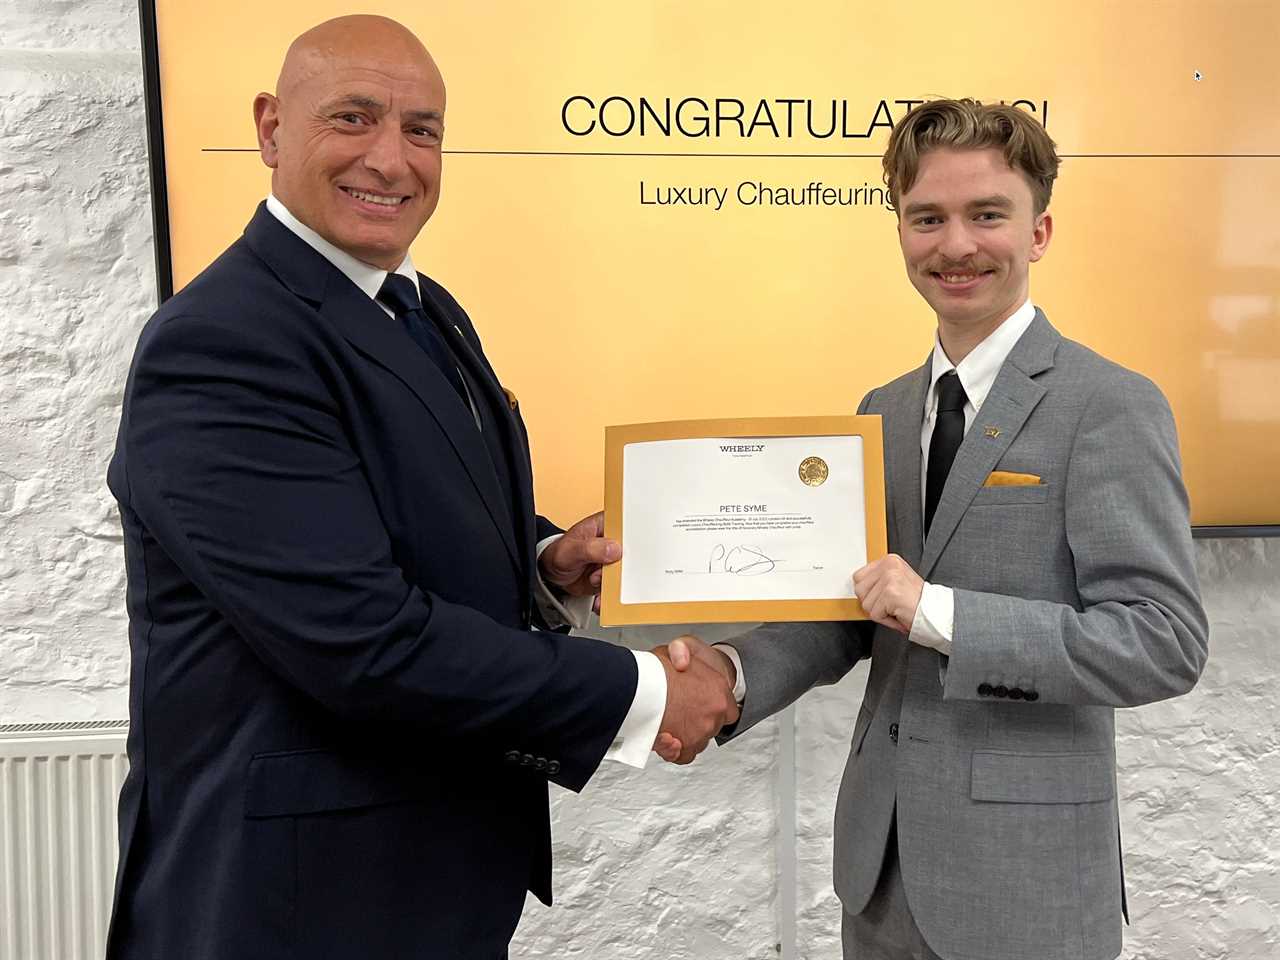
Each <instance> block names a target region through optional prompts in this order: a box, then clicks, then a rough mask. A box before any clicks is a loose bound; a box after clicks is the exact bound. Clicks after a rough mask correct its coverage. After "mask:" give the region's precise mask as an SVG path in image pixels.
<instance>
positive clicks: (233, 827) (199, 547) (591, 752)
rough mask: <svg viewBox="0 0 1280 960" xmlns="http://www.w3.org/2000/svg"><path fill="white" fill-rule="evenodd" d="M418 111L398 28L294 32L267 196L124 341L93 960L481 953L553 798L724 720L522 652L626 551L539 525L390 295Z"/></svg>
mask: <svg viewBox="0 0 1280 960" xmlns="http://www.w3.org/2000/svg"><path fill="white" fill-rule="evenodd" d="M444 110H445V90H444V83H443V81H442V80H441V77H440V73H439V71H438V70H437V69H436V66H435V64H434V63H433V62H432V60H431V57H430V56H429V55H428V53H427V51H426V50H425V49H424V48H423V46H422V44H421V43H420V42H419V41H418V40H417V38H416V37H414V36H413V35H412V34H411V33H409V32H408V31H407V30H405V29H404V28H403V27H401V26H399V25H398V24H396V23H394V22H392V21H389V20H385V19H382V18H378V17H345V18H342V19H339V20H334V21H330V22H328V23H324V24H321V25H320V26H318V27H316V28H315V29H313V30H310V31H308V32H307V33H305V34H303V35H302V36H301V37H299V38H298V39H297V40H296V41H295V42H294V44H293V45H292V46H291V47H290V49H289V52H288V54H287V55H286V58H285V63H284V66H283V68H282V70H281V73H280V79H279V83H278V85H277V89H276V94H275V95H272V94H267V93H263V94H259V95H258V97H257V98H256V99H255V102H254V118H255V122H256V126H257V132H258V139H259V146H260V150H261V156H262V159H263V161H264V162H265V163H266V165H267V166H268V167H269V168H271V171H272V174H271V190H272V193H271V195H270V196H269V197H268V198H267V200H266V202H265V203H264V204H262V205H261V206H260V207H259V208H258V210H257V212H256V213H255V214H254V216H253V219H252V220H251V221H250V223H249V226H248V227H247V229H246V230H245V233H244V236H243V237H242V238H240V239H239V240H237V241H236V242H235V243H234V244H233V245H232V246H231V247H230V248H229V249H228V250H227V251H226V252H225V253H223V254H222V256H221V257H219V258H218V260H216V261H215V262H214V263H213V264H212V265H211V266H210V267H209V268H208V269H207V270H205V272H204V273H202V274H201V275H200V276H199V277H197V278H196V279H195V280H193V281H192V282H191V283H190V284H189V285H188V286H187V287H186V288H185V289H184V290H183V291H182V292H181V293H179V294H178V295H177V296H175V297H173V298H172V299H171V300H169V301H168V302H167V303H165V304H164V305H163V306H162V307H161V309H160V310H159V311H158V312H157V313H156V315H155V316H154V317H153V318H152V319H151V321H150V322H149V323H148V324H147V326H146V328H145V329H144V331H143V333H142V336H141V338H140V340H139V343H138V348H137V353H136V355H135V358H134V363H133V367H132V370H131V371H130V375H129V381H128V384H127V386H126V389H125V398H124V409H123V414H122V418H121V423H120V432H119V438H118V441H117V446H116V451H115V457H114V458H113V460H112V463H111V468H110V473H109V477H108V480H109V483H110V486H111V490H112V492H113V493H114V494H115V496H116V498H117V499H118V501H119V503H120V512H121V517H122V521H123V526H124V533H125V559H126V567H127V572H128V609H129V619H130V644H131V650H132V679H131V686H130V718H131V723H130V732H129V760H130V771H129V777H128V780H127V781H126V783H125V786H124V789H123V791H122V793H121V798H120V866H119V871H118V874H117V881H116V897H115V908H114V911H113V918H112V928H111V932H110V936H109V945H108V956H109V957H110V958H112V960H124V958H129V960H134V958H136V960H142V958H147V960H215V958H219V960H232V958H234V960H252V958H273V960H275V958H285V957H294V958H300V960H301V958H307V960H316V958H322V957H352V958H355V957H359V958H362V960H363V958H383V957H386V958H390V957H396V958H400V957H430V958H463V957H465V958H497V957H502V956H505V954H506V950H507V943H508V941H509V940H510V938H511V934H512V932H513V931H514V929H515V926H516V922H517V920H518V919H519V916H520V911H521V908H522V905H523V902H524V897H525V891H526V890H531V891H532V892H533V893H534V894H536V895H537V896H538V897H539V898H540V899H541V900H543V901H544V902H546V903H550V900H551V845H550V825H549V817H548V808H547V782H548V781H549V780H550V781H554V782H556V783H559V784H561V785H563V786H565V787H567V788H569V789H571V790H581V789H582V787H583V786H584V784H585V783H586V782H587V780H588V779H589V778H590V777H591V775H592V774H593V773H594V771H595V770H596V768H597V767H598V765H599V764H600V762H601V761H602V759H605V758H612V759H616V760H619V761H621V762H625V763H631V764H634V765H637V766H639V765H643V763H644V760H645V758H646V756H647V754H648V752H649V750H650V748H651V747H652V745H653V742H654V738H655V737H656V736H657V734H658V731H659V729H662V730H664V731H670V732H672V734H673V735H678V736H680V737H681V738H687V740H686V742H687V743H692V744H693V745H694V749H695V750H696V749H698V748H699V747H700V746H705V743H706V741H707V739H708V738H709V737H710V736H711V734H712V733H713V732H714V731H715V730H718V729H719V727H720V726H721V725H722V724H723V723H725V722H728V721H731V720H732V719H734V718H736V715H737V708H736V705H735V704H734V701H733V697H732V691H731V689H730V687H729V685H728V684H727V683H726V682H725V681H724V679H723V678H722V677H720V676H719V675H718V674H717V673H716V671H714V670H713V669H711V668H710V667H707V668H705V669H704V670H702V671H701V673H699V672H697V671H690V672H689V673H688V674H685V673H680V674H677V673H675V672H673V671H672V670H671V668H670V664H669V661H667V660H666V658H665V653H663V654H660V655H659V656H655V655H653V654H650V653H634V654H633V653H632V652H630V651H627V650H625V649H621V648H618V647H614V646H611V645H609V644H606V643H602V642H599V641H595V640H591V639H588V638H583V637H571V636H568V635H567V634H565V633H560V632H552V630H553V629H555V628H558V627H561V626H562V625H563V624H565V623H567V622H570V621H572V620H574V618H575V616H577V615H578V614H580V613H581V612H583V611H582V610H581V607H582V606H584V605H585V606H586V607H589V606H590V604H591V602H592V597H593V595H594V594H595V592H596V591H597V590H598V588H599V582H600V567H601V565H602V564H604V563H608V562H612V561H614V560H616V559H617V557H618V556H619V554H620V550H619V547H618V545H617V544H616V543H613V542H611V541H607V540H605V539H604V538H603V537H601V536H600V523H599V518H598V516H597V517H589V518H587V519H586V520H584V521H582V522H580V523H578V524H577V525H575V526H574V527H572V528H570V530H569V531H568V532H567V533H565V534H563V535H561V532H560V531H559V530H558V529H557V528H556V527H554V526H553V525H552V524H551V523H550V522H548V521H547V520H545V519H543V518H542V517H539V516H537V515H536V514H535V513H534V509H533V492H532V490H533V485H532V477H531V474H530V466H529V463H530V461H529V454H528V449H527V446H526V435H525V430H524V426H523V423H522V422H521V419H520V415H519V410H518V408H517V405H516V403H515V400H514V394H512V393H511V392H510V391H505V390H504V389H503V387H502V385H501V384H500V382H499V380H498V379H497V378H496V376H495V374H494V372H493V370H492V368H491V367H490V366H489V364H488V362H487V360H486V359H485V356H484V351H483V350H482V348H481V345H480V340H479V338H478V337H477V335H476V331H475V329H474V328H473V326H472V325H471V321H470V320H469V319H468V317H467V315H466V314H465V313H464V312H463V310H462V309H461V307H459V306H458V304H457V302H455V301H454V299H453V298H452V297H451V296H450V295H449V294H448V293H447V292H446V291H445V290H444V288H443V287H441V286H440V285H439V284H437V283H435V282H434V281H433V280H431V279H430V278H428V277H426V276H424V275H422V274H420V273H418V272H417V271H416V270H415V269H414V265H413V263H412V261H411V259H410V256H409V245H410V243H412V241H413V239H414V238H415V237H416V236H417V235H418V232H419V231H420V230H421V229H422V227H423V225H424V224H425V223H426V222H427V220H428V219H429V218H430V216H431V214H432V212H433V211H434V210H435V207H436V202H437V199H438V197H439V190H440V166H441V164H440V161H441V156H440V153H441V151H440V144H441V138H442V135H443V129H444ZM543 375H544V376H545V375H547V374H543ZM539 628H541V629H539Z"/></svg>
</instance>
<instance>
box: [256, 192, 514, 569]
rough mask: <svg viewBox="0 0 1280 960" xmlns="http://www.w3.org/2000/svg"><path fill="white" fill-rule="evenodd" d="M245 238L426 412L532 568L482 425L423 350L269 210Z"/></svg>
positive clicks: (505, 538) (505, 536)
mask: <svg viewBox="0 0 1280 960" xmlns="http://www.w3.org/2000/svg"><path fill="white" fill-rule="evenodd" d="M245 238H246V239H247V240H248V241H249V244H250V246H251V247H253V249H254V252H255V253H257V254H258V256H260V257H262V259H263V260H264V261H266V263H267V264H268V266H270V267H271V269H272V270H273V271H274V272H275V273H276V275H277V276H278V277H280V279H281V280H282V281H283V282H284V283H285V285H286V286H288V287H289V288H290V289H291V290H292V291H293V292H294V293H295V294H297V295H298V296H300V297H302V298H304V299H306V300H309V301H311V302H312V303H314V304H316V306H317V308H318V309H319V311H320V314H321V315H322V316H323V317H324V318H325V319H326V320H328V321H329V322H330V323H332V324H333V325H334V327H335V328H337V329H338V330H339V331H340V332H341V333H342V335H343V337H345V338H346V340H347V341H348V342H349V343H350V344H351V345H352V346H353V347H355V348H356V349H357V350H359V351H360V352H361V353H363V354H365V355H366V356H367V357H369V358H370V359H371V360H373V361H374V362H376V363H377V364H379V365H380V366H382V367H384V368H386V369H387V370H389V371H390V372H391V373H392V374H394V375H395V376H396V377H397V378H398V379H399V380H400V381H401V382H403V383H404V384H405V386H406V387H408V388H409V390H410V391H412V393H413V394H414V396H416V397H417V398H418V400H419V401H420V402H421V403H422V405H423V407H425V408H426V411H427V413H429V414H430V415H431V416H432V417H433V418H434V419H435V421H436V422H437V423H438V424H439V425H440V429H441V430H442V431H443V432H444V434H445V436H446V437H447V438H448V440H449V443H450V445H451V446H452V447H453V450H454V452H455V453H456V454H457V456H458V459H459V460H461V461H462V465H463V467H464V468H465V469H466V471H467V474H468V476H470V478H471V482H472V483H473V484H474V486H475V488H476V492H477V493H478V494H479V496H480V499H481V501H482V502H483V503H484V505H485V508H486V509H487V510H488V512H489V516H490V517H491V518H492V520H493V522H494V525H495V526H496V527H497V528H498V532H499V534H500V535H501V536H502V542H503V543H504V544H505V545H506V547H507V552H508V553H509V554H510V555H511V561H512V563H514V564H515V566H516V569H517V570H523V569H524V566H525V565H524V563H522V562H521V559H520V557H521V554H520V551H519V550H518V548H517V546H516V543H515V540H514V537H513V531H512V527H511V523H510V521H509V517H508V510H507V508H506V507H504V505H503V496H502V493H501V491H500V490H499V484H498V479H497V476H496V474H495V473H494V470H493V463H492V461H491V460H490V458H489V453H488V451H487V450H486V449H485V445H484V441H483V440H482V439H481V436H480V431H479V430H477V429H476V422H475V419H474V417H473V416H472V414H471V411H470V410H468V409H467V408H466V407H465V406H464V405H463V404H462V403H460V402H459V400H458V395H457V393H456V392H455V391H454V389H453V387H452V385H450V383H449V381H448V380H446V379H445V376H444V374H442V373H441V372H440V371H439V369H437V368H436V366H435V364H434V363H432V362H431V359H430V358H429V357H428V356H427V355H426V354H425V353H424V352H423V350H422V348H421V347H419V346H418V345H417V344H416V343H414V341H413V339H412V338H411V337H410V336H409V334H408V332H407V331H405V329H404V327H403V326H402V325H400V324H398V323H396V322H395V321H394V320H392V319H391V318H390V317H388V316H387V315H386V313H384V312H383V310H382V308H380V307H379V306H378V305H377V304H376V303H374V301H372V300H370V299H369V298H368V297H367V296H365V295H364V293H363V292H362V291H361V290H360V289H359V288H358V287H356V285H355V284H353V283H352V282H351V281H350V280H349V279H347V277H345V276H344V275H343V274H342V272H341V271H340V270H338V269H337V268H336V267H334V266H333V265H332V264H330V263H329V262H328V261H327V260H325V259H324V257H322V256H320V254H318V253H316V252H315V251H314V250H312V249H311V247H309V246H308V245H307V244H306V243H305V242H303V240H302V239H300V238H299V237H297V236H295V235H294V234H293V233H292V232H291V231H290V230H289V229H288V228H287V227H285V226H284V225H283V224H282V223H280V222H279V221H278V220H276V218H275V217H274V216H272V215H271V213H269V212H268V211H267V210H266V207H265V205H261V206H259V208H258V211H257V213H256V214H255V215H254V218H253V220H252V221H251V222H250V224H249V227H248V228H247V229H246V230H245Z"/></svg>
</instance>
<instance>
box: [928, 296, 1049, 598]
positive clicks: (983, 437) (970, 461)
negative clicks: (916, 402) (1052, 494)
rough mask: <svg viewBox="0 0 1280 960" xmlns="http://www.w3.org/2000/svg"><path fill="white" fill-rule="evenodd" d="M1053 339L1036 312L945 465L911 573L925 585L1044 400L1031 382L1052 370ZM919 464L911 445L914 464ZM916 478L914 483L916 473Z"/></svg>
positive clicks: (1034, 382)
mask: <svg viewBox="0 0 1280 960" xmlns="http://www.w3.org/2000/svg"><path fill="white" fill-rule="evenodd" d="M1059 339H1060V337H1059V336H1058V333H1057V331H1055V330H1054V329H1053V327H1051V326H1049V321H1048V320H1046V319H1045V316H1044V314H1043V313H1041V312H1040V311H1039V310H1037V311H1036V316H1035V319H1034V320H1032V322H1031V326H1029V327H1028V328H1027V331H1026V333H1024V334H1023V335H1022V337H1021V338H1019V340H1018V342H1017V343H1016V344H1014V347H1013V350H1012V351H1010V353H1009V356H1008V358H1007V359H1006V360H1005V362H1004V364H1003V365H1002V366H1001V367H1000V372H999V373H998V374H996V379H995V383H993V384H992V386H991V392H990V393H988V394H987V399H986V401H985V402H984V403H983V404H982V409H981V410H979V411H978V415H977V416H976V417H975V418H974V421H973V424H972V425H971V426H970V427H969V430H968V431H967V432H966V433H965V435H964V440H963V441H962V442H961V444H960V449H959V450H958V451H957V452H956V459H955V462H954V463H952V464H951V472H950V473H949V474H947V482H946V485H945V486H944V487H943V488H942V498H941V499H940V500H939V501H938V509H937V512H936V513H934V515H933V523H932V525H931V526H930V527H929V536H928V538H927V539H926V540H925V544H924V555H923V556H922V557H921V560H920V565H919V566H918V567H917V568H916V571H917V572H918V573H919V574H920V576H921V577H924V578H925V579H926V580H927V579H928V578H929V574H930V573H931V572H932V570H933V568H934V566H935V565H936V564H937V562H938V558H939V556H941V554H942V551H943V548H945V547H946V545H947V542H948V541H949V540H950V539H951V535H952V534H953V533H955V529H956V527H957V526H958V525H959V523H960V520H961V518H962V517H963V516H964V513H965V511H966V510H968V509H969V504H971V503H972V502H973V498H974V497H975V496H977V494H978V491H979V490H980V489H981V488H982V485H983V484H984V483H985V482H986V479H987V477H988V476H989V475H990V473H991V468H992V467H994V466H995V465H996V464H997V463H999V461H1000V458H1001V457H1002V456H1004V453H1005V451H1006V450H1008V449H1009V445H1010V444H1011V443H1013V441H1014V439H1015V438H1016V437H1017V435H1018V433H1019V431H1021V430H1022V427H1023V425H1024V424H1025V423H1026V422H1027V418H1028V417H1030V416H1031V412H1032V411H1033V410H1034V409H1035V408H1036V405H1037V404H1039V402H1040V399H1041V398H1042V397H1043V396H1044V393H1045V388H1044V387H1043V386H1041V385H1040V384H1039V383H1037V382H1036V381H1035V380H1033V379H1032V378H1033V377H1034V376H1036V375H1037V374H1039V373H1043V372H1044V371H1045V370H1047V369H1049V368H1050V367H1052V366H1053V353H1054V350H1055V349H1056V348H1057V343H1058V340H1059ZM922 403H923V401H922ZM919 459H920V449H919V444H918V443H917V445H916V460H917V463H918V462H919ZM916 476H917V480H918V478H919V472H918V470H917V474H916ZM918 492H919V484H918V482H917V493H918Z"/></svg>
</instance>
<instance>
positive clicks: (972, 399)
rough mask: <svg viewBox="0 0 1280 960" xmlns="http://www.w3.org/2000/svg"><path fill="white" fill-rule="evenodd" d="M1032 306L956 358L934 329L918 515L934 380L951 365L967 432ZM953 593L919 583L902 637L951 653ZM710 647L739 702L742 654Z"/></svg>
mask: <svg viewBox="0 0 1280 960" xmlns="http://www.w3.org/2000/svg"><path fill="white" fill-rule="evenodd" d="M1035 316H1036V308H1035V307H1034V306H1033V305H1032V303H1031V301H1030V300H1028V301H1027V302H1026V303H1024V304H1023V305H1022V306H1020V307H1019V308H1018V309H1017V310H1015V311H1014V312H1013V313H1012V314H1010V316H1009V318H1008V319H1007V320H1005V321H1004V323H1002V324H1000V326H998V327H996V329H995V330H993V331H992V332H991V333H990V334H989V335H988V336H987V338H986V339H985V340H983V341H982V342H981V343H980V344H978V345H977V346H976V347H974V348H973V349H972V350H971V351H969V353H968V354H967V355H966V356H965V358H964V359H963V360H961V361H960V363H959V364H954V363H952V362H951V360H950V358H949V357H948V356H947V353H946V351H945V350H943V349H942V341H941V340H940V339H938V336H937V334H934V341H933V370H932V373H931V376H930V379H929V389H928V391H926V393H925V398H924V422H923V424H922V426H921V428H920V516H921V517H923V516H924V497H925V489H926V487H927V483H928V478H927V475H928V472H929V443H930V441H931V440H932V439H933V427H934V424H935V423H936V422H937V419H938V381H939V380H940V379H941V378H942V375H943V374H944V373H947V372H948V371H951V370H954V371H955V372H956V376H958V377H959V378H960V386H962V387H964V393H965V403H964V429H965V432H966V433H967V432H968V431H969V428H970V427H971V426H973V421H974V419H975V418H976V417H977V416H978V411H979V410H981V409H982V404H983V402H984V401H985V400H986V399H987V394H988V393H990V392H991V385H992V384H994V383H995V382H996V374H998V373H999V372H1000V368H1001V367H1002V366H1004V362H1005V360H1006V359H1008V357H1009V352H1010V351H1011V350H1012V349H1013V346H1014V344H1016V343H1017V342H1018V340H1019V339H1020V338H1021V337H1022V335H1023V334H1024V333H1026V332H1027V327H1029V326H1031V321H1032V320H1034V319H1035ZM955 608H956V603H955V594H954V593H953V592H952V590H951V588H950V587H944V586H942V585H941V584H938V583H928V582H926V583H925V585H924V590H923V591H922V592H921V594H920V605H919V606H918V607H916V615H915V619H914V620H912V621H911V633H910V634H909V635H908V639H909V640H911V641H912V642H913V643H918V644H921V645H922V646H926V647H932V648H933V649H935V650H937V651H938V652H939V653H941V654H943V655H944V656H950V654H951V637H952V635H953V631H954V629H955ZM715 646H716V649H718V650H722V651H724V653H725V654H726V655H727V656H728V657H729V659H730V660H731V661H733V666H734V668H735V669H736V670H737V671H738V682H737V683H736V684H735V685H734V688H733V695H734V696H735V697H736V698H737V700H738V703H739V704H741V703H742V701H743V700H744V699H745V698H746V695H747V681H746V678H745V677H743V675H742V660H741V659H740V658H739V657H738V651H737V650H735V649H734V648H733V646H732V645H730V644H727V643H718V644H716V645H715Z"/></svg>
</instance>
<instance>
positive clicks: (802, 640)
mask: <svg viewBox="0 0 1280 960" xmlns="http://www.w3.org/2000/svg"><path fill="white" fill-rule="evenodd" d="M874 394H875V391H874V390H872V391H871V392H870V393H868V394H867V395H866V396H865V397H863V398H862V403H860V404H858V413H859V414H862V413H866V411H867V407H868V405H869V404H870V402H871V398H872V397H873V396H874ZM849 572H850V574H852V573H853V571H852V570H850V571H849ZM874 629H875V624H873V623H871V622H870V621H866V622H848V623H766V624H764V625H763V626H761V627H757V628H756V629H755V630H752V631H751V632H750V633H747V634H745V635H743V636H741V637H738V638H736V639H733V640H727V641H725V642H726V643H728V644H729V645H730V646H732V647H733V648H734V649H735V650H737V651H738V655H739V657H740V658H741V660H742V673H743V676H744V679H745V681H746V684H747V696H746V699H745V700H743V701H742V715H741V716H740V717H739V718H738V723H737V724H736V725H735V726H733V727H726V728H725V730H724V732H722V734H721V735H720V737H718V738H717V739H718V740H719V741H720V742H722V743H723V742H724V741H726V740H730V739H732V738H733V737H736V736H738V735H739V734H742V733H745V732H746V731H747V730H750V729H751V728H752V727H754V726H755V725H756V724H757V723H759V722H760V721H761V720H763V719H765V718H766V717H768V716H772V715H773V714H775V713H777V712H778V711H779V710H781V709H783V708H784V707H787V706H789V705H790V704H792V703H794V702H795V701H796V700H798V699H799V698H800V697H801V696H802V695H803V694H804V693H805V691H806V690H809V689H811V688H812V687H819V686H825V685H828V684H832V683H835V682H837V681H838V680H839V679H840V678H841V677H843V676H844V675H845V674H846V673H848V672H849V671H850V670H852V669H853V666H854V664H856V663H857V662H858V661H859V660H862V659H864V658H865V657H869V656H871V634H872V631H873V630H874Z"/></svg>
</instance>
